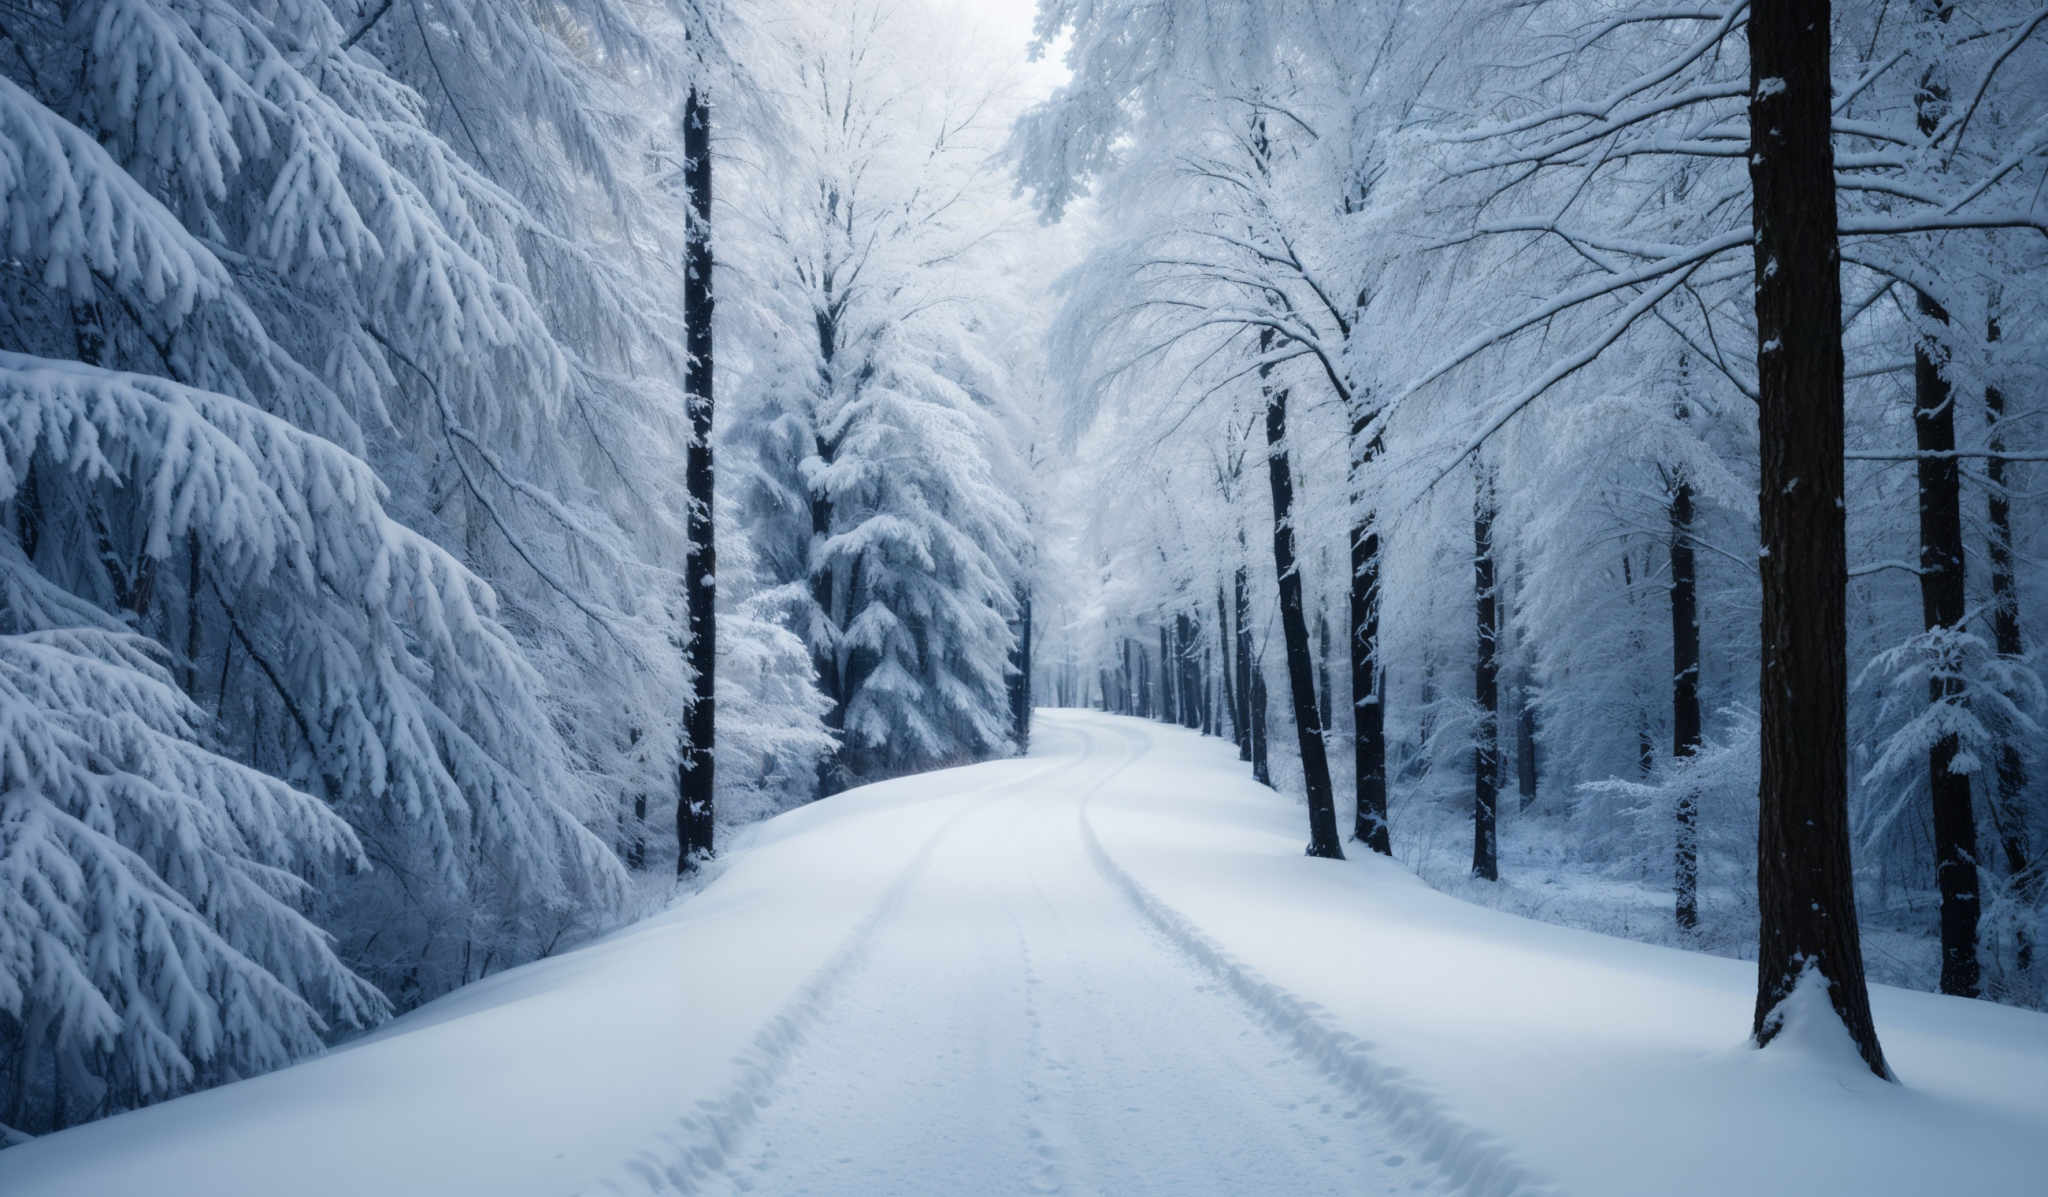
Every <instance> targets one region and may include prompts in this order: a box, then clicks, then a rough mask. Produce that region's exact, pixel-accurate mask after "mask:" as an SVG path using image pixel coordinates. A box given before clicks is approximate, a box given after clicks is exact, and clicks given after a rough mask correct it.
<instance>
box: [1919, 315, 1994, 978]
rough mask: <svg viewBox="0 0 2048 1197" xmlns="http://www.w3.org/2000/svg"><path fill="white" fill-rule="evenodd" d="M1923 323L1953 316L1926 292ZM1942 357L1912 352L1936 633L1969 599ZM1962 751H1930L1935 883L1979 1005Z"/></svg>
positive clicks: (1961, 969)
mask: <svg viewBox="0 0 2048 1197" xmlns="http://www.w3.org/2000/svg"><path fill="white" fill-rule="evenodd" d="M1918 298H1919V305H1920V314H1921V315H1922V316H1924V317H1926V318H1927V319H1928V320H1930V321H1931V322H1933V323H1935V324H1937V325H1946V324H1947V323H1948V313H1947V312H1945V311H1943V310H1942V307H1941V305H1940V304H1939V303H1937V302H1935V300H1934V299H1933V298H1932V297H1930V296H1929V295H1927V294H1926V293H1925V292H1919V293H1918ZM1936 352H1937V351H1936V348H1935V346H1934V345H1933V344H1931V343H1930V342H1929V340H1928V338H1927V337H1925V336H1923V337H1921V338H1920V339H1919V340H1917V341H1916V342H1915V343H1914V346H1913V439H1914V442H1915V446H1916V447H1917V448H1918V449H1919V451H1920V454H1921V456H1920V458H1919V460H1918V462H1917V473H1918V475H1919V483H1920V612H1921V616H1922V619H1923V621H1924V626H1925V627H1926V629H1927V630H1928V631H1929V632H1934V631H1940V630H1944V629H1954V628H1957V627H1958V626H1959V625H1960V624H1961V623H1962V620H1963V609H1964V606H1965V604H1966V602H1967V599H1966V597H1965V595H1964V592H1963V581H1964V573H1963V570H1964V561H1963V503H1962V471H1961V470H1960V469H1959V468H1958V467H1957V462H1956V459H1955V455H1954V454H1955V447H1956V421H1955V403H1954V401H1953V396H1952V395H1951V393H1950V390H1949V384H1948V380H1947V379H1946V378H1943V377H1942V374H1941V366H1940V363H1939V362H1938V361H1936V360H1935V353H1936ZM1962 689H1963V683H1962V679H1960V678H1954V677H1936V678H1932V679H1930V680H1929V681H1928V683H1927V699H1928V701H1929V702H1933V703H1950V702H1956V701H1959V700H1960V699H1961V696H1962ZM1959 747H1960V744H1959V742H1958V741H1957V739H1956V737H1955V736H1953V735H1948V736H1943V737H1942V738H1941V739H1940V740H1938V741H1936V742H1935V744H1934V746H1933V747H1932V748H1930V749H1928V752H1927V785H1928V791H1929V793H1930V794H1931V795H1932V797H1933V800H1934V875H1935V881H1936V883H1937V884H1938V885H1939V887H1940V890H1941V991H1942V992H1943V993H1950V994H1956V995H1958V996H1961V997H1976V996H1977V989H1978V969H1977V919H1978V911H1979V903H1978V899H1977V824H1976V817H1975V814H1974V812H1973V811H1972V809H1971V806H1970V775H1969V774H1967V773H1958V772H1956V771H1955V770H1954V768H1953V765H1954V763H1955V758H1956V751H1957V749H1958V748H1959Z"/></svg>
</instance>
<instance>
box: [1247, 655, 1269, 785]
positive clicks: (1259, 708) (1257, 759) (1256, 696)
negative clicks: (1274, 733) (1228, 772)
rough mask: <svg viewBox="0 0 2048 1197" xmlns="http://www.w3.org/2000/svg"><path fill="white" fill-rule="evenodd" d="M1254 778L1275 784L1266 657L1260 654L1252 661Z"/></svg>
mask: <svg viewBox="0 0 2048 1197" xmlns="http://www.w3.org/2000/svg"><path fill="white" fill-rule="evenodd" d="M1251 693H1252V699H1251V701H1252V780H1253V781H1256V782H1258V783H1259V784H1260V785H1262V786H1267V787H1271V786H1272V784H1273V764H1272V759H1271V758H1270V757H1269V756H1268V750H1269V749H1270V748H1271V747H1272V741H1271V739H1270V737H1268V736H1267V734H1266V732H1267V723H1266V659H1265V657H1264V656H1259V657H1256V658H1254V659H1253V661H1252V685H1251Z"/></svg>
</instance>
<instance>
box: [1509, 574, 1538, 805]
mask: <svg viewBox="0 0 2048 1197" xmlns="http://www.w3.org/2000/svg"><path fill="white" fill-rule="evenodd" d="M1522 584H1523V576H1522V574H1521V573H1520V572H1519V571H1517V573H1516V575H1515V598H1516V601H1517V602H1520V601H1521V596H1522ZM1515 655H1516V657H1517V659H1518V664H1517V666H1516V669H1515V785H1516V788H1517V789H1518V790H1520V792H1521V809H1522V810H1528V809H1529V808H1530V807H1532V806H1534V805H1536V796H1537V790H1538V785H1537V783H1538V782H1539V781H1541V780H1542V776H1541V774H1540V773H1539V772H1538V768H1537V766H1538V764H1539V762H1538V760H1537V747H1536V739H1537V728H1536V681H1535V678H1536V664H1535V660H1534V658H1535V655H1536V654H1535V651H1534V650H1533V648H1532V647H1531V646H1530V645H1527V644H1524V643H1522V642H1521V640H1520V638H1519V637H1518V638H1517V640H1516V644H1515Z"/></svg>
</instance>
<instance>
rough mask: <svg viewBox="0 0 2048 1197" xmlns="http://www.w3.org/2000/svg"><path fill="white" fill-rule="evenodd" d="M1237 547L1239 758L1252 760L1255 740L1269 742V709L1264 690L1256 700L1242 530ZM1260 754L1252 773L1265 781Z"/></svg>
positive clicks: (1234, 608)
mask: <svg viewBox="0 0 2048 1197" xmlns="http://www.w3.org/2000/svg"><path fill="white" fill-rule="evenodd" d="M1237 548H1238V557H1239V564H1238V567H1237V568H1236V569H1235V570H1234V571H1232V572H1231V575H1230V585H1231V591H1232V593H1231V600H1232V603H1231V610H1232V611H1233V612H1234V613H1235V614H1236V616H1237V619H1236V623H1237V710H1238V714H1240V715H1242V716H1243V717H1244V720H1243V722H1241V723H1239V724H1238V725H1237V726H1238V731H1237V759H1238V760H1241V761H1249V760H1252V759H1253V755H1254V754H1253V745H1254V743H1255V742H1256V743H1258V744H1260V745H1263V744H1264V742H1265V725H1266V709H1265V700H1264V695H1263V694H1261V695H1260V701H1259V703H1258V705H1256V706H1254V705H1253V703H1252V689H1253V687H1254V686H1258V685H1261V679H1260V678H1259V677H1258V669H1257V667H1256V666H1255V665H1254V664H1253V662H1252V593H1251V581H1250V578H1249V577H1248V576H1247V573H1246V571H1245V567H1244V564H1243V556H1244V551H1245V546H1244V535H1243V533H1242V532H1240V533H1239V534H1238V545H1237ZM1257 756H1258V760H1259V767H1257V768H1255V769H1253V770H1252V774H1253V776H1255V777H1257V778H1258V779H1259V780H1260V781H1262V782H1263V781H1265V780H1266V771H1265V768H1264V764H1265V751H1264V748H1263V747H1261V748H1260V749H1259V752H1258V754H1257Z"/></svg>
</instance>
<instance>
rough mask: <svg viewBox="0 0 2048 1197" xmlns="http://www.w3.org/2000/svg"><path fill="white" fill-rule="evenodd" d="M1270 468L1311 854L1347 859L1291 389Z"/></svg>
mask: <svg viewBox="0 0 2048 1197" xmlns="http://www.w3.org/2000/svg"><path fill="white" fill-rule="evenodd" d="M1266 469H1267V473H1268V475H1269V476H1270V478H1271V481H1272V485H1273V572H1274V573H1275V574H1276V575H1278V577H1279V579H1280V632H1281V636H1282V638H1283V639H1284V640H1285V641H1286V643H1287V681H1288V688H1289V689H1290V690H1291V691H1292V694H1293V698H1294V727H1295V734H1296V738H1297V739H1299V740H1300V742H1301V773H1302V780H1303V782H1304V784H1305V786H1306V788H1307V790H1308V854H1309V855H1310V856H1320V857H1325V858H1328V859H1331V860H1342V859H1344V845H1343V844H1342V842H1341V841H1340V839H1339V837H1338V835H1337V806H1336V801H1335V799H1334V797H1333V795H1332V793H1331V789H1330V762H1329V760H1328V758H1326V757H1325V756H1324V755H1323V729H1322V725H1321V724H1320V723H1319V722H1318V721H1317V718H1316V688H1315V687H1316V681H1315V661H1314V660H1313V659H1311V656H1310V650H1309V642H1308V619H1307V616H1306V615H1305V614H1304V613H1303V611H1302V609H1301V591H1302V586H1301V571H1300V569H1299V568H1298V565H1297V562H1296V560H1295V556H1294V478H1293V476H1292V475H1291V474H1290V473H1289V470H1288V464H1287V391H1286V389H1285V388H1283V387H1269V388H1267V391H1266Z"/></svg>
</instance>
